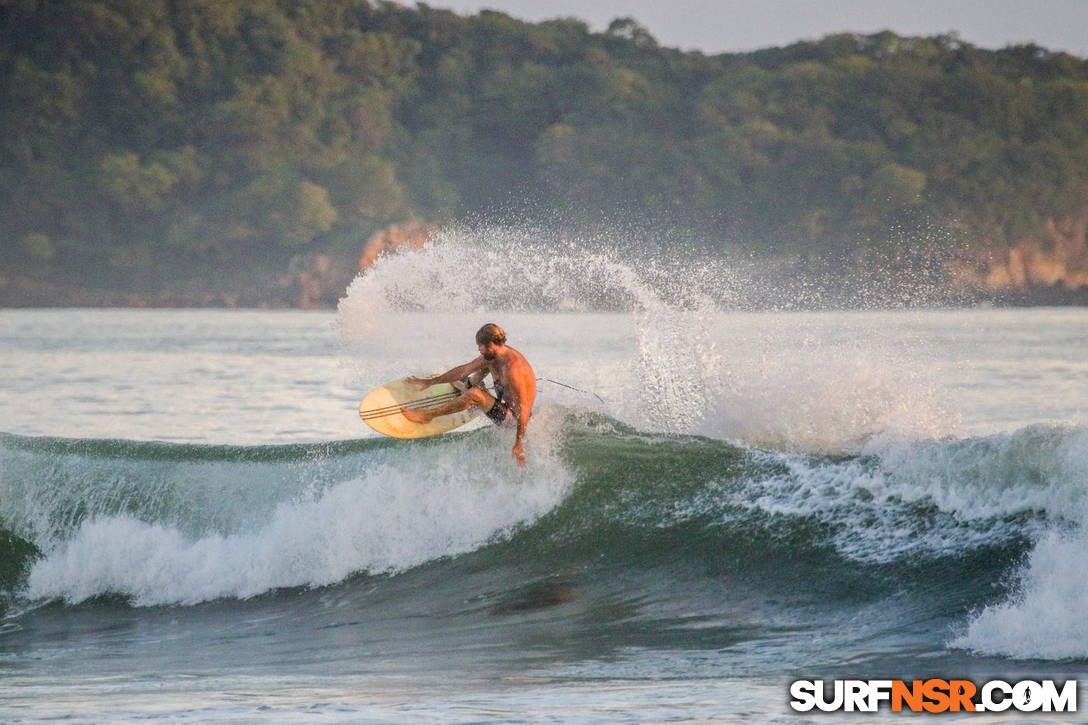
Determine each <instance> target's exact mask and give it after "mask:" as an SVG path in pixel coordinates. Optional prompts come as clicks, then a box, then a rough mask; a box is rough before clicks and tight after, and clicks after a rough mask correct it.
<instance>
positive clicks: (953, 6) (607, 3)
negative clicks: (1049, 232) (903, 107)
mask: <svg viewBox="0 0 1088 725" xmlns="http://www.w3.org/2000/svg"><path fill="white" fill-rule="evenodd" d="M402 1H405V2H406V4H411V2H410V1H408V0H402ZM427 4H428V5H430V6H431V7H436V8H438V7H441V8H450V9H452V10H456V11H457V12H459V13H462V14H473V13H476V12H478V11H480V10H482V9H491V10H501V11H502V12H505V13H507V14H509V15H513V16H514V17H518V18H524V19H526V20H544V19H548V18H556V17H572V16H573V17H577V18H581V19H582V20H585V21H586V22H588V23H589V25H590V28H591V29H593V30H596V31H601V30H604V29H605V28H606V27H607V26H608V23H609V21H611V20H612V19H613V18H616V17H628V16H629V17H633V18H635V19H636V20H638V21H639V22H640V23H641V24H642V25H643V26H645V27H646V28H647V29H648V30H649V31H650V33H651V34H652V35H653V36H654V37H655V38H657V40H658V42H659V43H661V44H662V45H666V46H672V47H679V48H683V49H685V50H689V49H698V50H702V51H704V52H707V53H719V52H723V51H737V50H753V49H755V48H765V47H767V46H771V45H785V44H788V43H791V42H793V41H795V40H804V39H811V38H818V37H821V36H824V35H827V34H829V33H835V32H842V31H849V32H860V33H872V32H876V31H879V30H892V31H894V32H896V33H899V34H900V35H935V34H938V33H947V32H949V31H955V32H957V33H958V34H959V36H960V38H961V39H962V40H965V41H967V42H970V43H974V44H975V45H980V46H983V47H986V48H1001V47H1004V46H1006V45H1009V44H1017V43H1030V42H1035V43H1037V44H1039V45H1041V46H1043V47H1046V48H1049V49H1051V50H1064V51H1066V52H1069V53H1074V54H1076V55H1079V56H1082V57H1083V56H1088V0H1034V1H1033V0H762V1H760V0H430V2H428V3H427Z"/></svg>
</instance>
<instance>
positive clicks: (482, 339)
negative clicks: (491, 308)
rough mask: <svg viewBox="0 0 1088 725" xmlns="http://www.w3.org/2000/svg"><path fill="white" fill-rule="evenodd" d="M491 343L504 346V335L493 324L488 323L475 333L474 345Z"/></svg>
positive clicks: (499, 328) (500, 329)
mask: <svg viewBox="0 0 1088 725" xmlns="http://www.w3.org/2000/svg"><path fill="white" fill-rule="evenodd" d="M489 342H493V343H495V344H496V345H505V344H506V333H505V332H503V331H502V328H501V327H499V326H498V325H496V324H495V323H494V322H489V323H487V324H486V325H484V326H483V327H481V328H480V329H479V330H477V331H476V344H477V345H486V344H487V343H489Z"/></svg>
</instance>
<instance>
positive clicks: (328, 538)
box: [0, 409, 1088, 658]
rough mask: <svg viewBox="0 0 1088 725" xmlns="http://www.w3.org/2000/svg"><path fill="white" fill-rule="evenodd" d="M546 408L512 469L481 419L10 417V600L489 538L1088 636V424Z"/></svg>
mask: <svg viewBox="0 0 1088 725" xmlns="http://www.w3.org/2000/svg"><path fill="white" fill-rule="evenodd" d="M541 417H542V418H544V420H543V421H542V422H541V423H540V425H541V426H542V428H544V429H546V430H549V431H550V433H551V443H550V447H548V449H546V450H545V449H543V448H538V449H537V450H535V451H534V455H535V456H536V464H535V465H534V466H532V467H530V468H529V469H528V470H525V471H522V470H519V469H516V468H515V467H514V466H513V464H512V462H511V463H507V459H506V446H507V445H508V443H507V442H506V441H505V438H502V437H501V436H499V435H497V434H496V432H495V431H492V430H491V429H487V428H485V429H480V430H476V431H472V432H468V433H463V434H452V435H447V436H443V437H440V438H436V439H431V440H428V441H423V442H414V443H412V444H411V445H404V444H403V443H402V442H399V441H386V440H365V441H356V442H345V443H334V444H324V445H298V446H277V447H217V446H194V445H179V444H158V443H135V442H127V441H93V440H61V439H49V438H25V437H18V436H10V435H5V436H3V437H2V438H0V471H2V479H0V486H2V487H0V512H2V514H3V519H2V525H3V531H4V538H3V539H0V542H2V545H3V546H4V547H5V551H4V552H3V553H4V559H5V560H10V559H13V558H14V559H15V560H17V561H18V562H19V564H18V566H17V567H16V571H14V572H9V575H8V581H7V587H8V595H7V596H8V600H9V604H10V603H11V601H13V600H16V599H19V600H31V601H35V600H62V601H64V602H67V603H69V604H73V605H74V604H79V603H81V602H85V601H87V600H91V599H94V598H96V597H102V596H106V595H117V596H121V597H124V598H126V599H127V600H128V601H129V602H130V603H131V604H132V605H136V606H149V605H170V604H182V605H192V604H197V603H200V602H206V601H209V600H214V599H224V598H225V599H232V598H235V599H245V598H251V597H255V596H258V595H269V594H272V595H274V594H275V592H276V591H278V590H281V589H284V588H292V587H304V588H314V587H326V586H340V587H352V586H358V585H357V584H353V582H354V581H355V578H356V577H357V576H359V575H366V574H370V575H375V574H395V573H398V572H406V571H409V570H412V569H413V568H418V567H420V566H423V565H426V566H428V567H439V568H440V569H441V568H443V567H454V566H455V565H456V563H457V562H458V561H460V560H461V559H462V558H463V557H465V556H469V557H471V556H476V557H480V556H483V557H485V558H486V566H487V567H489V568H492V569H495V570H499V571H502V570H510V571H515V570H517V569H518V568H519V567H524V566H526V565H527V563H529V562H531V563H532V565H533V566H534V567H535V568H536V570H538V571H544V572H548V571H552V572H580V573H579V574H578V575H577V576H578V577H582V578H589V579H592V580H593V581H594V582H595V586H597V587H603V588H604V589H606V590H607V589H608V588H609V587H612V588H614V590H615V592H616V594H617V595H619V593H620V592H622V591H628V592H629V589H630V577H631V576H633V574H632V572H643V573H647V572H658V573H659V574H661V575H663V576H667V577H668V579H669V581H670V584H669V588H668V591H670V592H672V594H661V595H660V596H663V597H665V598H666V599H668V598H669V597H670V596H671V597H674V598H675V602H676V603H677V604H679V603H680V602H682V601H687V602H688V604H687V605H686V606H691V601H692V600H691V599H690V594H691V593H692V592H694V591H700V590H702V589H705V588H706V587H707V586H714V587H719V588H720V587H724V588H725V589H727V590H730V589H731V588H734V587H735V588H740V587H753V586H754V587H756V588H759V587H764V588H768V587H769V588H771V589H776V590H777V591H779V592H780V593H781V592H787V591H789V592H794V594H793V595H791V596H793V597H794V599H795V600H797V601H798V602H799V603H801V600H803V604H804V605H805V606H809V607H813V606H814V607H817V608H822V609H825V610H828V611H834V610H835V608H837V607H840V606H844V603H846V604H851V605H856V604H857V603H859V602H865V601H868V600H870V599H871V598H872V597H873V596H874V593H879V592H883V593H885V594H888V593H891V592H896V591H906V592H907V593H908V594H909V595H911V596H917V597H918V598H919V601H921V600H922V599H924V600H925V601H926V602H927V604H925V607H927V608H929V609H928V610H927V611H931V612H933V613H934V616H958V617H960V621H961V622H966V624H965V626H964V627H963V632H962V634H960V635H958V638H957V639H956V640H955V641H954V642H953V643H952V644H953V646H955V647H959V648H964V649H971V650H975V651H979V652H987V653H992V654H1002V655H1009V656H1014V657H1040V656H1041V657H1058V658H1068V657H1073V658H1079V657H1085V656H1088V638H1086V636H1085V634H1084V633H1083V631H1082V630H1081V628H1079V627H1077V626H1076V624H1077V622H1076V612H1077V611H1082V610H1080V609H1079V606H1080V605H1088V601H1086V600H1085V589H1084V584H1083V582H1084V580H1085V578H1084V576H1083V564H1082V559H1080V558H1078V557H1074V556H1072V555H1071V554H1072V553H1073V552H1075V551H1078V550H1082V549H1078V547H1083V545H1084V541H1083V533H1082V531H1083V529H1082V528H1081V524H1082V522H1083V518H1082V513H1081V512H1083V511H1084V510H1085V500H1084V491H1085V490H1088V487H1086V486H1085V485H1084V484H1085V483H1086V482H1085V481H1083V480H1082V479H1083V476H1084V473H1083V471H1085V470H1088V467H1086V466H1085V465H1084V464H1085V463H1088V461H1085V458H1084V457H1085V455H1088V453H1086V452H1088V431H1085V430H1083V429H1058V428H1045V427H1039V428H1029V429H1025V430H1022V431H1019V432H1017V433H1012V434H1003V435H998V436H989V437H982V438H975V439H967V440H962V441H941V442H925V443H909V444H902V443H885V444H881V445H880V446H877V445H873V446H872V447H871V450H868V451H865V452H862V453H860V454H856V455H841V454H837V455H826V454H797V453H782V452H772V451H767V450H762V449H758V448H749V447H744V446H737V445H734V444H729V443H725V442H722V441H718V440H713V439H707V438H702V437H697V436H676V435H670V434H661V433H657V434H650V433H642V432H638V431H636V430H634V429H631V428H628V427H626V426H624V425H622V424H620V423H618V422H616V421H614V420H612V419H609V418H605V417H602V416H600V415H598V414H594V413H587V412H584V411H582V412H580V411H577V410H571V409H557V410H554V411H551V412H550V413H547V414H542V416H541ZM480 460H484V461H487V463H486V464H484V465H479V464H475V463H473V464H466V461H480ZM495 461H501V463H495ZM1025 556H1027V557H1028V558H1027V565H1026V569H1025V568H1020V567H1019V564H1020V563H1021V562H1022V561H1023V560H1024V557H1025ZM786 562H789V564H790V565H789V566H783V564H784V563H786ZM572 576H573V575H572ZM798 577H801V580H798ZM440 579H441V578H440ZM451 579H456V577H451ZM994 582H998V584H999V586H998V587H996V588H995V587H994V586H993V584H994ZM523 583H524V582H521V581H520V580H519V581H516V582H515V581H511V582H509V585H510V588H511V589H513V588H516V587H517V586H520V585H521V584H523ZM444 586H447V587H456V586H457V583H456V582H455V581H451V582H449V583H448V584H445V585H444ZM935 586H936V587H937V589H938V590H939V591H936V593H935V591H934V589H935ZM733 591H734V593H735V592H736V591H737V590H736V589H733ZM912 593H913V594H912ZM419 595H420V596H422V595H421V594H419ZM714 599H715V601H719V600H720V597H719V596H716V597H715V598H714ZM705 605H706V606H707V608H708V611H707V612H705V614H707V615H708V616H709V614H710V613H711V612H710V610H712V609H714V608H715V607H716V606H718V604H712V603H711V602H710V600H706V604H705ZM917 606H918V607H921V606H922V605H921V604H918V605H917ZM908 609H910V608H909V607H908ZM916 609H917V607H915V610H916ZM1062 611H1068V612H1070V614H1069V615H1068V617H1055V616H1053V615H1054V612H1062ZM971 612H973V613H974V614H970V613H971ZM696 614H697V613H696ZM913 616H917V611H915V614H914V615H913ZM900 624H901V623H897V622H894V621H892V622H888V623H887V625H886V626H887V627H888V628H889V629H894V628H895V627H897V626H899V625H900Z"/></svg>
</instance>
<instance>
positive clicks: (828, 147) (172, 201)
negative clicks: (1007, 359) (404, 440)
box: [0, 0, 1088, 304]
mask: <svg viewBox="0 0 1088 725" xmlns="http://www.w3.org/2000/svg"><path fill="white" fill-rule="evenodd" d="M0 129H2V133H0V278H2V282H0V300H3V301H4V302H5V303H7V304H16V303H19V301H20V297H19V294H22V292H20V293H18V294H17V293H15V292H12V290H14V289H18V290H22V291H23V292H25V291H26V290H27V289H32V288H33V284H40V285H43V286H44V287H43V289H44V288H46V287H50V288H65V289H73V288H75V289H86V290H96V289H111V290H119V291H123V292H134V293H141V292H148V291H154V290H159V291H161V290H164V289H184V288H192V289H204V290H219V291H223V290H229V289H231V288H236V287H243V286H253V285H260V284H262V281H263V280H267V279H271V278H273V277H274V276H275V275H276V274H281V273H283V271H284V270H285V269H286V268H287V265H288V263H289V260H290V259H291V258H292V257H297V255H299V254H312V253H314V252H318V251H320V252H325V253H329V254H332V255H334V256H335V255H338V254H339V255H341V256H343V257H344V258H345V259H347V258H351V256H352V255H355V256H357V253H358V251H359V249H360V248H361V246H362V243H363V242H364V241H365V240H366V238H367V237H368V236H369V235H370V234H371V233H372V232H374V231H375V230H377V229H379V228H381V227H384V226H385V225H387V224H390V223H392V222H397V221H401V220H406V219H419V220H424V221H427V222H439V223H440V222H444V221H449V220H456V219H459V218H462V217H464V216H465V215H472V214H481V213H483V214H487V213H500V212H502V211H503V210H505V209H511V208H513V209H517V211H518V214H519V215H521V217H523V218H524V217H526V216H528V217H529V218H532V217H533V216H539V218H541V219H544V218H547V219H557V218H558V219H561V220H563V222H564V223H568V224H570V225H572V226H576V225H578V224H582V223H594V222H596V221H599V220H600V219H602V218H632V217H637V218H638V219H639V220H649V221H652V222H662V223H665V224H668V225H669V226H670V227H672V228H685V229H690V230H692V233H693V234H695V235H696V236H697V237H698V238H699V239H701V240H704V243H705V244H706V245H708V246H709V247H711V248H716V247H721V248H725V247H739V248H742V249H747V250H751V251H752V252H754V253H757V254H761V255H769V256H775V255H783V254H790V255H798V254H802V255H805V254H811V255H820V254H825V253H834V254H836V255H839V256H844V257H845V256H849V254H850V253H852V252H853V251H855V250H874V249H875V250H879V251H883V252H887V251H888V249H887V247H889V246H890V245H891V246H894V245H896V244H901V243H903V240H904V239H905V238H909V237H910V235H911V230H912V229H914V228H915V227H920V226H924V227H925V228H926V229H927V230H930V231H927V232H926V233H927V234H931V230H933V229H940V230H942V231H941V233H940V234H938V235H936V238H939V239H941V240H947V242H942V243H947V244H949V245H964V244H966V245H968V247H969V248H970V249H971V250H972V252H973V253H974V252H979V253H980V254H981V253H988V252H990V251H993V250H1002V249H1005V248H1008V247H1009V246H1011V245H1013V244H1014V243H1016V242H1018V241H1020V240H1023V239H1025V238H1034V237H1042V236H1045V234H1047V230H1048V229H1049V230H1051V231H1052V230H1053V229H1055V228H1059V227H1060V228H1064V227H1062V225H1063V224H1065V225H1066V226H1068V225H1069V223H1070V222H1069V220H1071V219H1072V220H1076V219H1078V218H1080V216H1083V214H1082V213H1083V211H1084V209H1085V207H1086V206H1088V62H1086V61H1085V60H1083V59H1080V58H1076V57H1073V56H1070V55H1065V54H1054V53H1050V52H1048V51H1046V50H1044V49H1042V48H1039V47H1035V46H1023V47H1011V48H1007V49H1005V50H999V51H988V50H981V49H978V48H975V47H973V46H971V45H969V44H966V43H963V42H960V41H958V40H957V39H956V38H955V37H953V36H942V37H933V38H903V37H899V36H896V35H894V34H892V33H882V34H878V35H873V36H854V35H840V36H832V37H828V38H825V39H823V40H821V41H818V42H809V43H798V44H795V45H791V46H789V47H785V48H775V49H768V50H764V51H759V52H754V53H747V54H737V55H720V56H706V55H703V54H699V53H685V52H680V51H677V50H673V49H668V48H661V47H659V46H658V45H657V43H656V42H655V41H654V39H653V38H652V37H651V36H650V35H649V34H648V33H647V32H646V31H645V30H644V29H642V28H641V27H640V26H639V25H638V24H637V23H635V22H634V21H631V20H617V21H616V22H614V23H613V24H612V26H611V27H610V28H609V30H608V31H607V32H605V33H591V32H589V30H588V29H587V27H586V26H585V25H584V24H583V23H581V22H579V21H577V20H559V21H552V22H545V23H538V24H531V23H525V22H521V21H518V20H515V19H512V18H510V17H508V16H506V15H503V14H500V13H493V12H484V13H481V14H480V15H477V16H473V17H461V16H458V15H456V14H454V13H451V12H448V11H444V10H436V9H431V8H428V7H427V6H425V5H422V4H421V5H419V6H417V7H415V8H409V7H406V6H401V5H397V4H393V3H385V2H367V0H70V1H67V2H58V1H50V0H3V2H0ZM1074 226H1075V222H1074ZM904 230H905V231H904ZM1071 233H1072V234H1074V235H1075V234H1076V229H1073V231H1072V232H1071ZM931 236H932V234H931ZM1082 236H1083V235H1082ZM980 250H981V251H980ZM980 258H981V257H980ZM28 280H31V281H33V284H32V283H31V282H28ZM5 288H6V289H7V290H8V292H7V293H6V295H5V293H4V291H3V290H4V289H5ZM31 296H33V295H31Z"/></svg>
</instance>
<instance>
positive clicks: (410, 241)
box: [359, 222, 438, 270]
mask: <svg viewBox="0 0 1088 725" xmlns="http://www.w3.org/2000/svg"><path fill="white" fill-rule="evenodd" d="M437 233H438V227H436V226H435V225H433V224H425V223H423V222H403V223H401V224H391V225H389V226H388V227H386V228H385V229H382V230H380V231H377V232H375V233H374V234H372V235H371V236H370V239H368V240H367V242H366V246H365V247H363V254H362V256H361V257H359V269H361V270H362V269H366V268H367V267H369V266H370V265H372V264H374V262H376V261H377V259H378V256H379V255H381V254H382V252H392V251H393V250H396V249H400V248H401V247H408V248H409V249H419V248H420V247H422V246H423V245H424V244H426V243H427V240H428V239H430V238H431V237H433V236H434V235H435V234H437Z"/></svg>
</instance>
